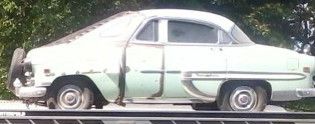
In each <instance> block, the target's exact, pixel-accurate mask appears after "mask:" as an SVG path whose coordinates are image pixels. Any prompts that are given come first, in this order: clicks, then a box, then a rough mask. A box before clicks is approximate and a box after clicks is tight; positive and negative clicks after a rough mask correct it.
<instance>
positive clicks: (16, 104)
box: [0, 100, 286, 115]
mask: <svg viewBox="0 0 315 124" xmlns="http://www.w3.org/2000/svg"><path fill="white" fill-rule="evenodd" d="M16 109H19V110H21V109H22V110H23V109H25V110H47V109H48V108H47V107H45V106H40V105H35V104H31V105H29V106H28V107H27V106H26V104H24V103H23V102H22V101H18V100H17V101H10V100H0V111H1V110H16ZM103 110H109V111H110V110H115V111H116V110H117V111H196V110H193V109H192V108H191V106H190V105H172V104H127V105H126V106H125V107H122V106H118V105H116V104H109V105H107V106H104V108H103ZM264 112H286V110H285V109H284V108H282V107H279V106H274V105H267V106H266V108H265V110H264ZM0 115H1V113H0Z"/></svg>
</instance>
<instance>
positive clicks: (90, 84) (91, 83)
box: [47, 75, 108, 104]
mask: <svg viewBox="0 0 315 124" xmlns="http://www.w3.org/2000/svg"><path fill="white" fill-rule="evenodd" d="M66 80H80V81H82V82H83V83H87V84H88V85H87V86H88V87H90V88H91V90H92V92H93V93H94V97H95V99H97V100H102V101H101V102H104V104H105V103H108V101H107V100H106V99H105V98H104V96H103V95H102V93H101V91H100V90H99V89H98V88H97V86H96V85H95V83H94V81H93V80H92V79H90V78H89V77H88V76H85V75H65V76H60V77H58V78H56V79H55V80H54V81H53V82H52V84H51V85H50V86H49V88H47V95H48V97H47V98H49V96H50V93H52V90H53V89H55V87H58V86H60V85H62V84H63V83H65V82H66Z"/></svg>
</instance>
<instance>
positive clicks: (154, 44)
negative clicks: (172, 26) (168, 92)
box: [125, 20, 163, 98]
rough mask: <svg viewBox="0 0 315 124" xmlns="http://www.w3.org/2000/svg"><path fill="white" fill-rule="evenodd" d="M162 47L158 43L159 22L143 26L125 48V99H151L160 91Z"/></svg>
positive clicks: (154, 21) (150, 22) (153, 21)
mask: <svg viewBox="0 0 315 124" xmlns="http://www.w3.org/2000/svg"><path fill="white" fill-rule="evenodd" d="M162 53H163V45H162V44H161V43H160V42H159V21H158V20H152V21H148V22H147V23H145V24H143V26H142V27H140V30H138V31H137V32H136V33H135V36H134V37H133V38H132V39H131V40H130V41H129V43H128V45H127V48H126V69H127V70H126V87H125V96H126V98H135V97H138V98H140V97H142V98H151V97H156V96H155V95H154V94H156V93H158V92H159V90H160V83H161V81H163V79H162V72H163V70H162V62H163V59H162Z"/></svg>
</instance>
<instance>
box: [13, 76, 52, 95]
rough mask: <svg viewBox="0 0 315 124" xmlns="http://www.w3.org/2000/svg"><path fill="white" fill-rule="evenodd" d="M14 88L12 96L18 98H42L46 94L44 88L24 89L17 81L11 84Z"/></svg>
mask: <svg viewBox="0 0 315 124" xmlns="http://www.w3.org/2000/svg"><path fill="white" fill-rule="evenodd" d="M13 86H14V87H15V91H14V94H15V95H16V96H17V97H19V98H30V97H43V96H45V94H46V90H47V89H46V87H34V86H30V87H25V86H23V85H22V83H21V82H20V81H19V80H18V79H17V80H15V81H14V82H13Z"/></svg>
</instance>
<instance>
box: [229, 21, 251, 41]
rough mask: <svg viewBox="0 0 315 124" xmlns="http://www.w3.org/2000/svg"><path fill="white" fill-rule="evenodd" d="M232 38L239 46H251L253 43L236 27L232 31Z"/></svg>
mask: <svg viewBox="0 0 315 124" xmlns="http://www.w3.org/2000/svg"><path fill="white" fill-rule="evenodd" d="M231 33H232V36H233V37H234V38H235V39H236V40H237V42H238V43H239V44H253V43H254V42H253V41H252V40H250V39H249V37H247V35H246V34H245V33H244V32H243V31H242V30H241V29H240V28H239V27H237V26H236V25H235V26H234V27H233V29H232V32H231Z"/></svg>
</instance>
